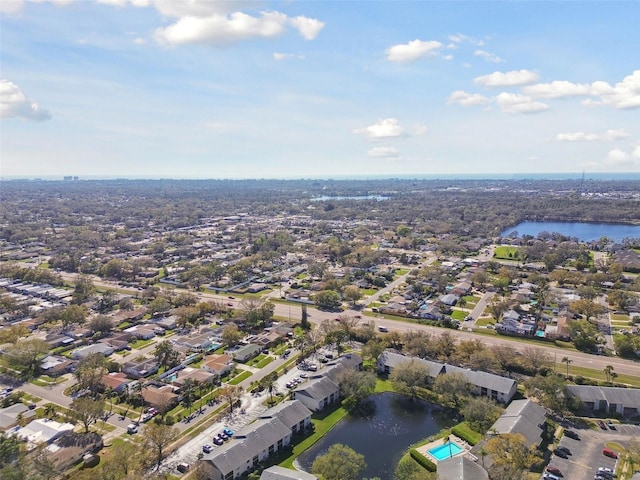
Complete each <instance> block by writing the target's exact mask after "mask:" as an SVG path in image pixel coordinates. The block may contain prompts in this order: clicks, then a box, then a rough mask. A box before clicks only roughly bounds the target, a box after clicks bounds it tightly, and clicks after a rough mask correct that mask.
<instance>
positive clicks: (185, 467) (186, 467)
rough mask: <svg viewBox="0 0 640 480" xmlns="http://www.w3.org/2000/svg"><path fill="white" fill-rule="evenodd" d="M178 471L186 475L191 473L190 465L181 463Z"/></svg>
mask: <svg viewBox="0 0 640 480" xmlns="http://www.w3.org/2000/svg"><path fill="white" fill-rule="evenodd" d="M176 469H177V470H178V471H179V472H180V473H186V472H188V471H189V464H188V463H184V462H183V463H179V464H178V466H177V467H176Z"/></svg>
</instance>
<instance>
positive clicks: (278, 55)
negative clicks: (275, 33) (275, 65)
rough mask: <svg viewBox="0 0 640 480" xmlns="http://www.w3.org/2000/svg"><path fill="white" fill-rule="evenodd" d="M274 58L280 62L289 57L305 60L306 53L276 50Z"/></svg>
mask: <svg viewBox="0 0 640 480" xmlns="http://www.w3.org/2000/svg"><path fill="white" fill-rule="evenodd" d="M273 59H274V60H276V61H278V62H280V61H283V60H289V59H297V60H304V55H296V54H295V53H281V52H274V54H273Z"/></svg>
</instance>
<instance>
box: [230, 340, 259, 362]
mask: <svg viewBox="0 0 640 480" xmlns="http://www.w3.org/2000/svg"><path fill="white" fill-rule="evenodd" d="M261 351H262V347H261V346H260V345H254V344H253V343H250V344H248V345H241V346H239V347H237V348H231V349H228V350H225V351H224V353H226V354H227V355H231V357H233V359H234V360H235V361H236V362H246V361H247V360H249V359H250V358H253V357H255V356H256V355H258V354H259V353H260V352H261Z"/></svg>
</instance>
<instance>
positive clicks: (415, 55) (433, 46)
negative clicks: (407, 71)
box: [386, 39, 442, 63]
mask: <svg viewBox="0 0 640 480" xmlns="http://www.w3.org/2000/svg"><path fill="white" fill-rule="evenodd" d="M441 48H442V43H440V42H438V41H436V40H429V41H423V40H417V39H416V40H411V41H410V42H409V43H403V44H398V45H394V46H392V47H389V48H388V49H387V50H386V54H387V60H389V61H390V62H399V63H402V62H412V61H414V60H417V59H419V58H422V57H435V56H436V55H437V54H438V50H440V49H441Z"/></svg>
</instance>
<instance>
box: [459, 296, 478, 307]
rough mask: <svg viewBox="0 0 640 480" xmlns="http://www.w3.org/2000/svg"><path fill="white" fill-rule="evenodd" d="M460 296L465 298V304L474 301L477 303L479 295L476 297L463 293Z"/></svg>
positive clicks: (470, 303)
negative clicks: (463, 294)
mask: <svg viewBox="0 0 640 480" xmlns="http://www.w3.org/2000/svg"><path fill="white" fill-rule="evenodd" d="M462 298H464V299H465V300H466V302H467V306H470V305H475V304H476V303H478V302H479V301H480V297H476V296H475V295H465V296H464V297H462Z"/></svg>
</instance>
